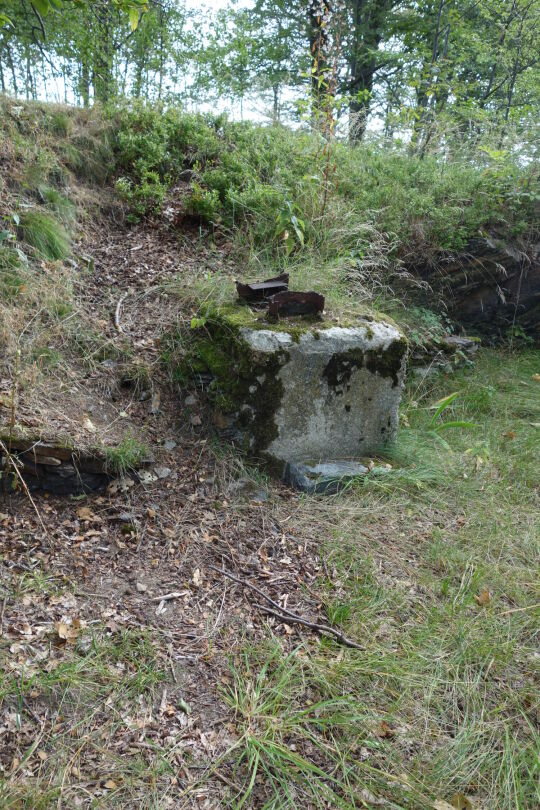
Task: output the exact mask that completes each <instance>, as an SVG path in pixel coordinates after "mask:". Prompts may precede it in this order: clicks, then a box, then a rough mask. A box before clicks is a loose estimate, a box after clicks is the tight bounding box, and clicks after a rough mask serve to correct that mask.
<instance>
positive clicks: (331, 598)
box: [224, 351, 540, 810]
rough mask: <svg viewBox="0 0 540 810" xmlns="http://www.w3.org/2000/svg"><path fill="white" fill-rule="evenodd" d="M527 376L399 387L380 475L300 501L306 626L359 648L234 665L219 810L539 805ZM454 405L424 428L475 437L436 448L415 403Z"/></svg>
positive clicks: (516, 367)
mask: <svg viewBox="0 0 540 810" xmlns="http://www.w3.org/2000/svg"><path fill="white" fill-rule="evenodd" d="M537 373H538V355H537V353H535V352H532V351H529V352H523V353H521V354H517V353H516V354H511V353H508V354H505V353H503V352H492V351H483V352H481V354H480V356H479V359H478V362H477V364H476V365H475V367H474V368H472V369H465V370H462V371H460V372H458V373H456V374H455V375H454V376H452V377H449V378H446V377H440V378H436V379H435V380H432V381H430V383H429V385H430V388H429V389H427V388H426V387H425V386H426V383H422V387H421V388H420V389H419V388H418V386H414V387H411V388H410V390H409V391H408V392H407V393H408V395H407V397H406V400H405V403H404V407H403V411H404V414H405V415H406V416H407V419H408V421H409V423H410V427H409V428H407V429H404V430H402V432H401V437H400V441H399V443H398V448H397V451H396V452H395V453H394V455H393V456H392V457H391V462H392V464H393V470H392V471H391V472H390V473H389V474H387V475H385V476H382V477H381V478H380V479H377V478H376V479H373V480H369V479H367V480H366V481H365V483H364V484H362V485H359V486H358V487H356V488H353V489H350V490H349V491H347V492H346V493H344V494H342V495H340V496H336V497H335V498H326V499H325V498H305V499H304V501H303V505H301V507H300V509H299V510H298V511H297V512H295V515H296V517H295V528H296V531H300V532H301V531H302V529H303V530H304V531H305V532H306V534H307V536H308V537H310V538H313V537H317V539H318V543H319V547H320V552H321V555H322V556H324V558H325V570H326V571H328V572H329V576H330V578H327V576H326V574H323V573H322V572H321V578H320V583H319V593H320V594H321V596H320V600H321V603H322V610H323V611H325V612H326V615H327V617H328V619H329V620H330V621H331V622H333V623H334V624H336V625H337V626H340V627H341V628H342V629H344V631H345V632H346V634H347V635H348V636H349V637H352V638H354V639H356V640H358V641H359V642H360V643H362V644H363V645H364V646H365V650H364V651H362V652H357V651H354V650H347V649H344V648H342V649H340V648H339V647H337V646H336V645H334V644H333V643H332V642H330V641H328V640H324V641H318V640H313V641H312V642H309V643H308V642H306V643H305V645H303V646H301V647H300V648H298V649H297V650H295V651H294V652H292V653H289V655H288V657H287V653H286V652H285V650H284V649H283V643H282V642H279V641H278V640H277V639H274V640H273V641H272V642H271V643H270V646H268V645H262V646H259V647H256V648H253V647H251V648H246V649H245V650H244V653H243V654H242V655H238V656H236V658H235V660H234V662H233V665H232V675H233V686H232V687H231V688H230V690H229V691H228V692H227V694H226V695H225V698H224V699H225V702H226V704H227V705H228V706H229V707H231V708H232V709H233V711H234V717H235V724H236V730H237V734H238V737H239V740H238V742H237V743H236V745H235V746H234V748H233V749H231V751H230V752H229V753H230V758H229V761H230V762H234V763H235V766H234V767H235V776H234V778H235V782H236V784H237V785H238V786H239V791H238V794H237V795H236V796H235V797H234V798H232V799H231V806H232V807H235V808H236V807H240V806H245V807H251V806H261V807H262V806H264V807H267V808H270V807H271V808H276V809H277V808H289V807H290V808H292V807H304V806H306V807H307V806H313V807H319V806H320V807H326V806H331V807H343V808H354V807H361V806H364V805H363V801H364V800H365V797H366V796H371V797H372V798H373V797H375V800H376V801H384V802H386V803H388V806H391V807H396V808H398V807H399V808H415V810H416V808H430V807H433V803H434V802H435V801H436V800H437V799H439V800H444V801H447V802H450V801H451V800H452V798H453V797H454V796H456V794H460V793H461V794H463V795H465V796H467V797H469V798H470V800H471V802H472V803H473V806H474V807H490V808H491V807H492V808H500V809H501V810H503V809H504V810H516V808H519V810H528V809H529V808H532V807H536V806H537V805H538V801H539V799H540V794H539V792H538V791H539V789H538V784H539V782H538V776H539V768H538V762H539V760H538V755H539V753H540V736H539V735H538V731H537V728H536V725H535V713H536V710H537V706H538V693H537V689H536V685H535V681H534V674H533V673H534V666H535V662H537V658H536V655H537V653H536V650H537V643H538V626H539V625H538V620H539V617H540V610H539V602H540V599H539V595H540V594H539V590H540V589H539V588H538V561H539V553H538V552H539V544H538V539H539V536H538V527H539V522H538V483H539V480H538V479H539V476H538V463H537V462H538V449H539V439H538V422H539V421H540V383H539V382H538V381H537V379H536V378H535V377H534V376H533V375H535V374H537ZM454 391H459V392H460V395H459V396H458V397H456V398H455V399H454V400H453V402H452V403H451V404H450V405H449V406H448V408H447V409H446V411H445V412H444V414H441V416H440V418H441V419H442V418H444V419H445V420H447V419H448V420H450V419H452V420H453V421H474V422H475V423H476V424H477V427H475V428H472V429H467V430H464V429H460V428H455V429H451V428H449V429H448V430H446V431H445V432H444V437H445V440H446V442H447V443H448V445H449V447H448V448H444V447H442V446H441V445H440V443H439V442H438V440H437V438H436V436H434V435H433V434H432V432H431V429H430V423H431V420H432V417H433V413H434V411H433V409H432V408H431V405H432V403H433V402H435V401H437V400H439V399H440V398H441V397H443V396H445V395H448V394H450V393H451V392H454ZM288 525H289V530H292V526H291V524H290V523H289V524H288ZM300 536H301V535H300ZM312 588H313V586H312ZM485 591H488V592H489V597H488V598H487V601H486V597H485V595H484V600H485V603H483V602H482V594H483V592H485ZM383 721H384V723H386V724H387V726H388V727H389V729H390V731H389V732H388V731H383V732H381V728H382V729H385V727H384V726H382V727H381V723H382V722H383ZM366 790H367V791H368V793H367V794H366V793H365V792H364V793H363V791H366ZM456 801H457V800H456ZM325 802H326V804H325ZM366 804H367V806H372V804H370V801H367V802H366Z"/></svg>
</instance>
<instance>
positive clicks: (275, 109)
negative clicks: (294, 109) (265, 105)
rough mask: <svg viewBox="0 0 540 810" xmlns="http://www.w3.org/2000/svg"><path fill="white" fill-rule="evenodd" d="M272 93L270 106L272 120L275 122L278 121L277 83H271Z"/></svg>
mask: <svg viewBox="0 0 540 810" xmlns="http://www.w3.org/2000/svg"><path fill="white" fill-rule="evenodd" d="M272 94H273V98H274V103H273V107H272V120H273V123H274V124H277V123H278V121H279V84H273V85H272Z"/></svg>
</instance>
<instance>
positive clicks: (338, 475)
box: [283, 461, 369, 495]
mask: <svg viewBox="0 0 540 810" xmlns="http://www.w3.org/2000/svg"><path fill="white" fill-rule="evenodd" d="M368 472H369V469H368V468H367V467H365V466H364V465H363V464H360V462H357V461H329V462H325V463H322V464H294V463H293V462H291V463H289V464H287V465H286V466H285V473H284V476H283V480H284V481H285V483H286V484H289V485H290V486H291V487H294V489H298V490H300V491H301V492H307V493H309V494H310V495H317V494H321V495H334V494H335V493H336V492H339V491H340V490H342V489H345V487H347V486H348V485H349V484H350V483H351V482H352V481H354V480H355V479H357V478H361V477H363V476H364V475H367V474H368Z"/></svg>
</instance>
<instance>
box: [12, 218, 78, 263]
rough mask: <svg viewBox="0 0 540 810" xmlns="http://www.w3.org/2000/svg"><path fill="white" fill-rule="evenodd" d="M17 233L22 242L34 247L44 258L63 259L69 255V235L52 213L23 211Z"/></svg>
mask: <svg viewBox="0 0 540 810" xmlns="http://www.w3.org/2000/svg"><path fill="white" fill-rule="evenodd" d="M18 235H19V238H20V240H21V241H22V242H24V243H25V244H26V245H29V246H30V247H32V248H34V250H35V251H36V252H37V254H38V255H39V256H41V257H42V258H44V259H50V260H52V261H54V260H57V259H62V260H63V259H67V257H68V255H69V248H70V239H69V236H68V234H67V232H66V231H65V230H64V228H63V226H62V225H61V224H60V223H59V222H58V220H57V219H56V218H55V217H54V216H52V214H48V213H45V212H44V211H37V210H29V211H25V212H23V213H22V214H21V215H20V222H19V226H18Z"/></svg>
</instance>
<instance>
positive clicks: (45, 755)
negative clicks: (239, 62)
mask: <svg viewBox="0 0 540 810" xmlns="http://www.w3.org/2000/svg"><path fill="white" fill-rule="evenodd" d="M37 755H38V757H39V758H40V760H41V761H42V762H45V760H46V759H49V755H48V753H47V752H46V751H38V752H37Z"/></svg>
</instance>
